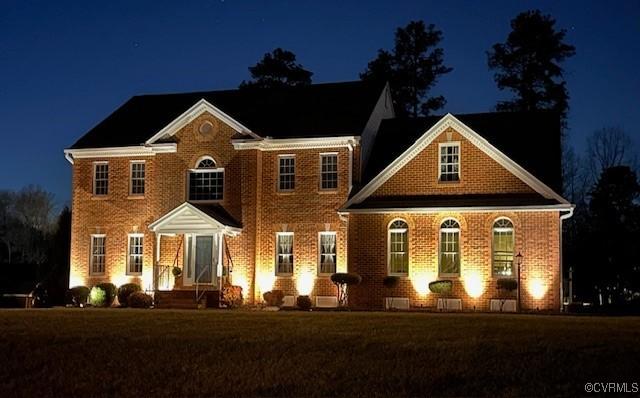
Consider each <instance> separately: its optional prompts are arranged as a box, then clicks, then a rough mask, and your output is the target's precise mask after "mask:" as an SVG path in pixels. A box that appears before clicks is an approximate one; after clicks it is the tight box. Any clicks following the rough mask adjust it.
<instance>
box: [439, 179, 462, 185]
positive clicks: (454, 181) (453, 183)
mask: <svg viewBox="0 0 640 398" xmlns="http://www.w3.org/2000/svg"><path fill="white" fill-rule="evenodd" d="M438 184H442V185H455V184H460V180H452V181H443V180H440V179H438Z"/></svg>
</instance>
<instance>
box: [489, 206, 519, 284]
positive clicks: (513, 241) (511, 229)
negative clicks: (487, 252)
mask: <svg viewBox="0 0 640 398" xmlns="http://www.w3.org/2000/svg"><path fill="white" fill-rule="evenodd" d="M500 220H507V221H509V222H510V223H511V227H497V228H496V227H495V225H496V223H497V222H498V221H500ZM496 232H505V233H506V232H511V244H512V247H513V250H512V253H511V257H512V259H511V274H510V275H498V274H496V272H495V261H496V257H495V252H496V250H495V249H496V248H495V241H496ZM515 251H516V226H515V224H514V223H513V220H511V219H510V218H509V217H504V216H500V217H496V218H495V219H494V220H493V223H492V224H491V277H492V278H497V279H501V278H513V277H514V275H515V272H514V267H513V266H514V265H515V264H514V260H515V254H516V253H515Z"/></svg>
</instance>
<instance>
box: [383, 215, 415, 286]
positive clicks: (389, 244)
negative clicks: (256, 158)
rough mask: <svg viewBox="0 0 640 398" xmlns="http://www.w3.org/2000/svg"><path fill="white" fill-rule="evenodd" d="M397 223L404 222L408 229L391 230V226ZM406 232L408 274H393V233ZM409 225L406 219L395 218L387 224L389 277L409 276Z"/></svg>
mask: <svg viewBox="0 0 640 398" xmlns="http://www.w3.org/2000/svg"><path fill="white" fill-rule="evenodd" d="M396 221H402V222H403V223H405V224H406V225H407V228H391V225H392V224H393V223H394V222H396ZM392 232H395V233H398V232H404V233H405V234H406V236H407V247H405V254H406V256H407V272H391V233H392ZM409 245H410V240H409V223H408V222H407V220H405V219H404V218H394V219H393V220H391V221H389V223H388V224H387V275H388V276H398V277H407V276H409Z"/></svg>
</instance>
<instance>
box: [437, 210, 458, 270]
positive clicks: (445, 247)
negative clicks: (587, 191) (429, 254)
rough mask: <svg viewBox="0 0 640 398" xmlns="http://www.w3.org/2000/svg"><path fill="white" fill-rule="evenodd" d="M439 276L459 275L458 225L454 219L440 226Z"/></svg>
mask: <svg viewBox="0 0 640 398" xmlns="http://www.w3.org/2000/svg"><path fill="white" fill-rule="evenodd" d="M440 275H443V276H457V275H460V224H458V222H457V221H456V220H454V219H448V220H445V221H444V222H443V223H442V224H441V225H440Z"/></svg>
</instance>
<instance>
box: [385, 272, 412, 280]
mask: <svg viewBox="0 0 640 398" xmlns="http://www.w3.org/2000/svg"><path fill="white" fill-rule="evenodd" d="M387 276H396V277H398V278H402V279H409V274H394V273H387Z"/></svg>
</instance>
